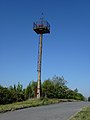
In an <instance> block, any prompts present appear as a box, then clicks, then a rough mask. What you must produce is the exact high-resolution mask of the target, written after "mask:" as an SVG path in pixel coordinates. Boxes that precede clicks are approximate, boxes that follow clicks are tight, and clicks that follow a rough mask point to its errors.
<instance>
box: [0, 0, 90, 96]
mask: <svg viewBox="0 0 90 120" xmlns="http://www.w3.org/2000/svg"><path fill="white" fill-rule="evenodd" d="M42 12H43V13H44V16H45V19H46V20H48V22H49V23H50V25H51V32H50V34H46V35H44V36H43V56H42V81H44V80H45V79H48V78H52V77H53V76H54V75H57V76H62V75H63V76H64V78H65V80H67V81H68V83H67V86H68V87H69V88H71V89H75V88H78V90H79V92H81V93H83V94H84V95H85V96H90V72H89V71H90V63H89V61H90V0H0V84H1V85H3V86H10V85H14V84H17V83H18V82H20V83H21V84H23V86H24V87H26V86H27V85H28V84H29V82H30V81H31V80H35V81H37V55H38V40H39V35H37V34H36V33H35V32H34V31H33V28H32V27H33V22H34V21H37V20H38V19H39V18H40V17H41V13H42Z"/></svg>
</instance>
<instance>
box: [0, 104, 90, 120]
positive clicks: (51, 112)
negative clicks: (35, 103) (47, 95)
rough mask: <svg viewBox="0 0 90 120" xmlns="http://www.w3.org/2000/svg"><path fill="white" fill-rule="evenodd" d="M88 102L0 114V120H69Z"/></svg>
mask: <svg viewBox="0 0 90 120" xmlns="http://www.w3.org/2000/svg"><path fill="white" fill-rule="evenodd" d="M87 105H90V103H88V102H66V103H65V102H64V103H59V104H53V105H47V106H40V107H31V108H28V109H23V110H17V111H11V112H7V113H0V120H68V119H69V118H70V117H71V116H72V115H74V114H75V113H76V112H78V111H79V110H80V109H81V108H82V107H85V106H87Z"/></svg>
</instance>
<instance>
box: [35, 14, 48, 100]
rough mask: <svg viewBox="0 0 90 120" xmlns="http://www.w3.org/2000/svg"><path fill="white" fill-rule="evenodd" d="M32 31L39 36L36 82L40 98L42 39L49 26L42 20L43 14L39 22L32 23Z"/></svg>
mask: <svg viewBox="0 0 90 120" xmlns="http://www.w3.org/2000/svg"><path fill="white" fill-rule="evenodd" d="M33 30H34V31H35V32H36V33H37V34H39V35H40V39H39V50H38V68H37V72H38V80H37V98H40V97H41V96H42V93H41V63H42V39H43V34H46V33H50V24H49V23H48V22H47V21H46V20H44V17H43V14H42V17H41V18H40V20H39V21H36V22H34V23H33Z"/></svg>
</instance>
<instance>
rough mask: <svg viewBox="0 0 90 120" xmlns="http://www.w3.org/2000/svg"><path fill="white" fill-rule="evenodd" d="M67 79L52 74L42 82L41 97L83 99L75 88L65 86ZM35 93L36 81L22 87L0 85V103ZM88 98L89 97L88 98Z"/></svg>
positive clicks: (33, 96)
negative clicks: (50, 77)
mask: <svg viewBox="0 0 90 120" xmlns="http://www.w3.org/2000/svg"><path fill="white" fill-rule="evenodd" d="M66 83H67V81H66V80H64V77H63V76H62V77H58V76H54V77H52V79H48V80H45V81H44V82H43V83H42V85H41V86H42V97H43V98H58V99H75V100H84V96H83V95H82V94H81V93H78V89H77V88H76V89H75V90H74V91H73V90H70V89H69V88H68V87H67V86H66ZM36 95H37V82H35V81H32V82H30V83H29V85H28V86H27V87H26V88H25V89H23V86H22V84H20V83H19V82H18V85H15V84H14V86H10V87H9V88H6V87H2V86H0V104H9V103H13V102H18V101H24V100H27V99H31V98H35V97H36ZM88 100H90V98H89V99H88Z"/></svg>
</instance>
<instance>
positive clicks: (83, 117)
mask: <svg viewBox="0 0 90 120" xmlns="http://www.w3.org/2000/svg"><path fill="white" fill-rule="evenodd" d="M70 120H90V106H89V107H86V108H83V109H82V110H81V111H80V112H78V113H77V114H76V115H75V116H74V117H73V118H71V119H70Z"/></svg>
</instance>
